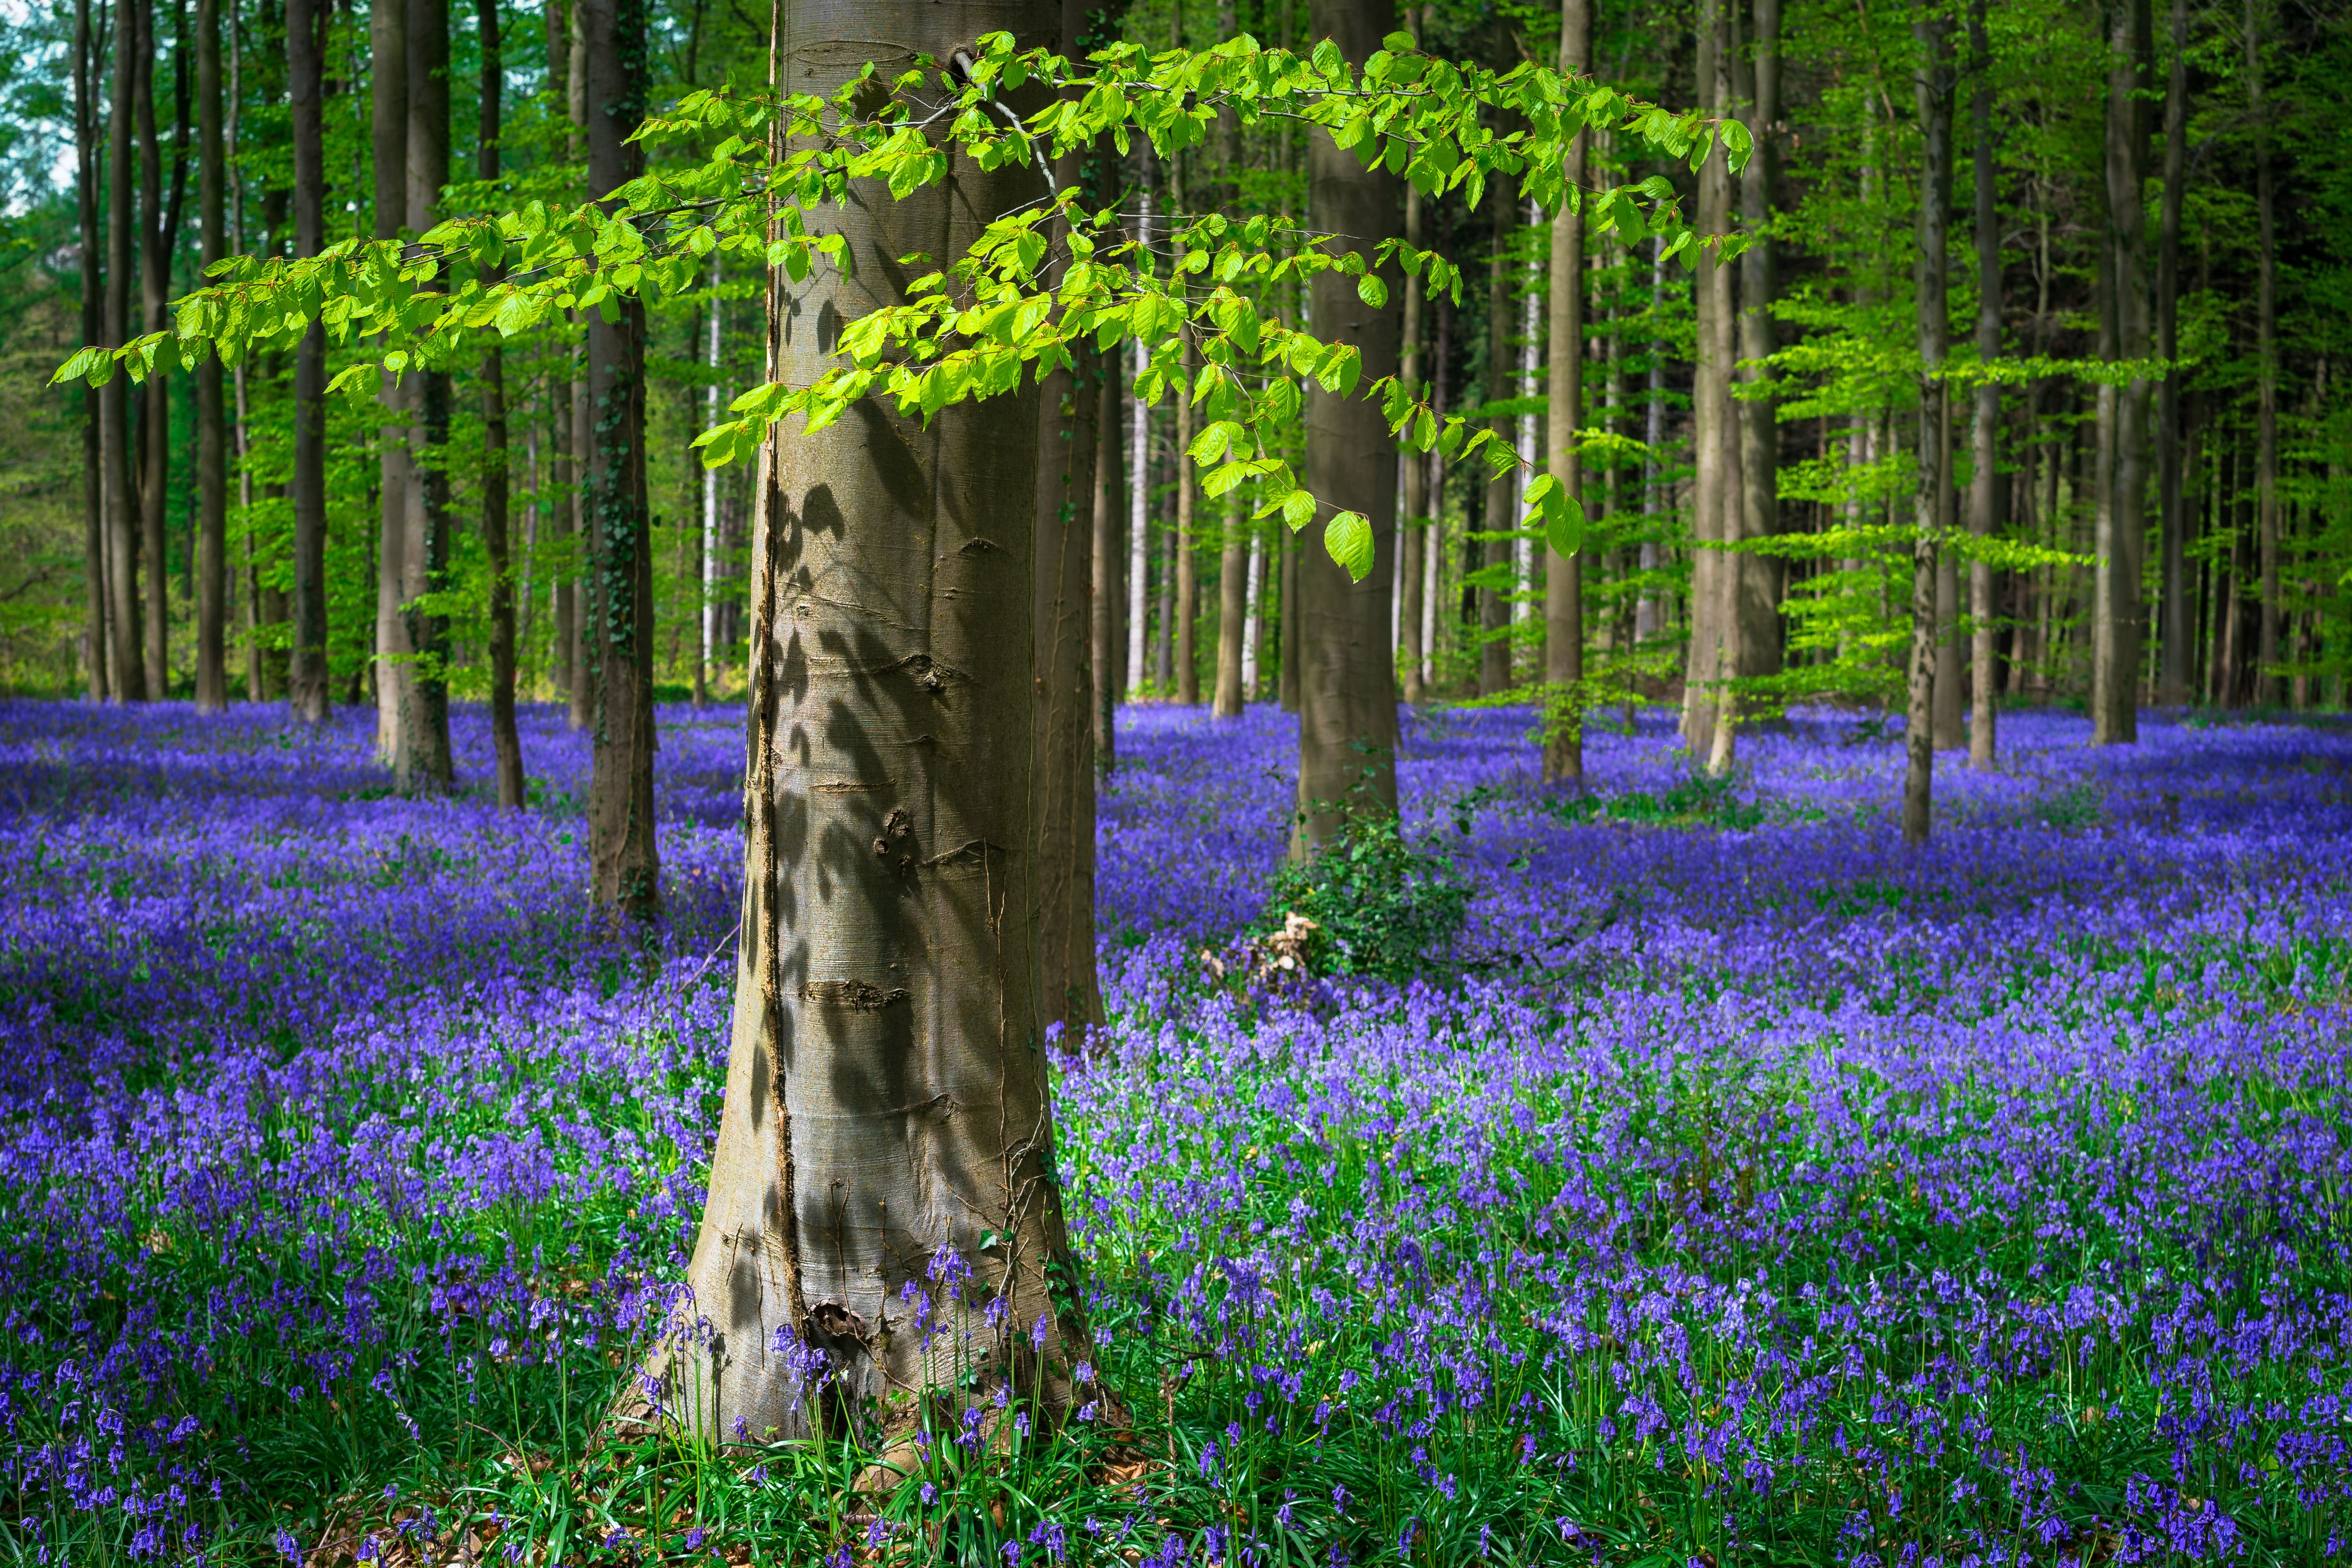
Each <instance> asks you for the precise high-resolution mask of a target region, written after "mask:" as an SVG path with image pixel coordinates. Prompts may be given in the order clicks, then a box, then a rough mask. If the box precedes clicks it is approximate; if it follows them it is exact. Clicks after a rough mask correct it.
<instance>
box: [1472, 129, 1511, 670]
mask: <svg viewBox="0 0 2352 1568" xmlns="http://www.w3.org/2000/svg"><path fill="white" fill-rule="evenodd" d="M1486 204H1487V205H1486V213H1487V217H1488V220H1489V224H1490V228H1489V236H1490V238H1491V241H1492V244H1493V250H1492V251H1491V253H1490V254H1489V256H1488V258H1487V263H1486V386H1485V388H1484V389H1483V390H1484V393H1485V395H1486V402H1488V403H1500V402H1502V401H1504V400H1505V399H1507V398H1508V397H1509V396H1510V395H1511V379H1510V377H1511V372H1510V363H1511V263H1510V255H1511V236H1512V234H1513V233H1514V232H1515V231H1516V230H1517V226H1518V203H1517V192H1516V191H1515V190H1514V189H1513V188H1512V182H1511V179H1510V177H1509V176H1508V175H1507V174H1496V175H1495V176H1493V177H1492V178H1491V179H1489V180H1488V181H1487V183H1486ZM1486 423H1487V426H1488V427H1489V428H1490V429H1492V430H1493V431H1494V433H1495V439H1496V440H1497V441H1499V442H1501V443H1502V444H1503V445H1505V446H1509V445H1510V443H1511V437H1512V436H1513V434H1514V433H1515V432H1514V429H1513V427H1514V426H1516V425H1517V421H1516V420H1514V419H1512V418H1511V417H1510V416H1507V415H1496V416H1492V417H1491V418H1489V419H1488V420H1487V422H1486ZM1517 493H1518V476H1517V475H1516V474H1514V473H1512V472H1511V471H1510V470H1509V469H1505V470H1504V471H1503V472H1501V473H1499V474H1495V473H1490V474H1489V475H1488V476H1487V479H1486V499H1485V500H1484V502H1483V503H1482V508H1483V510H1482V517H1481V521H1482V523H1483V527H1482V528H1481V530H1480V531H1482V532H1485V533H1487V534H1489V535H1501V534H1503V532H1504V531H1505V530H1507V529H1509V528H1511V527H1512V526H1514V525H1515V524H1516V523H1517V521H1518V519H1517V517H1515V516H1513V515H1512V509H1511V502H1512V501H1513V500H1515V499H1516V498H1517ZM1478 572H1479V575H1480V576H1481V577H1483V578H1484V579H1485V582H1484V583H1483V584H1481V585H1480V587H1479V589H1478V695H1479V696H1481V697H1494V696H1498V695H1500V694H1501V693H1503V692H1506V691H1508V690H1509V689H1511V603H1510V600H1509V598H1508V597H1507V595H1509V593H1510V590H1511V541H1510V540H1509V539H1508V538H1507V537H1491V538H1489V539H1487V540H1486V542H1485V548H1484V549H1483V550H1482V551H1480V552H1479V562H1478Z"/></svg>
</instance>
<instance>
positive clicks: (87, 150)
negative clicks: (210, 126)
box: [73, 0, 113, 702]
mask: <svg viewBox="0 0 2352 1568" xmlns="http://www.w3.org/2000/svg"><path fill="white" fill-rule="evenodd" d="M89 5H90V0H74V46H73V47H74V63H73V88H74V203H75V206H76V209H77V212H78V216H79V217H80V219H81V341H82V342H85V343H102V342H107V341H108V339H107V336H106V281H105V279H106V269H105V262H104V260H103V255H104V250H103V245H104V242H103V241H102V240H101V239H100V237H99V221H98V205H99V203H98V181H99V171H100V167H101V165H102V163H103V159H104V154H103V153H101V152H100V148H99V130H98V128H99V112H98V72H99V61H100V58H101V57H102V56H103V55H104V52H105V44H104V42H103V41H102V40H101V39H100V38H99V37H97V36H96V34H95V32H94V30H93V29H92V27H91V26H90V15H89ZM102 397H103V394H101V393H100V392H99V391H98V389H97V388H95V387H91V386H88V385H85V386H84V387H83V388H82V390H81V468H82V474H81V505H82V584H83V606H82V647H83V649H84V655H83V661H82V662H83V679H84V682H85V689H86V690H87V691H88V692H89V700H91V701H92V702H103V701H105V700H106V699H107V698H108V696H110V694H111V692H112V690H113V684H112V682H111V680H110V679H109V676H110V671H109V670H108V668H107V665H106V470H105V458H104V453H103V449H102V447H101V445H100V436H99V427H100V423H101V415H100V402H101V399H102Z"/></svg>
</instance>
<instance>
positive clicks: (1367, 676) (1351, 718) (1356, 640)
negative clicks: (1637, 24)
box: [1291, 0, 1510, 858]
mask: <svg viewBox="0 0 2352 1568" xmlns="http://www.w3.org/2000/svg"><path fill="white" fill-rule="evenodd" d="M1308 17H1309V26H1310V28H1311V30H1312V32H1313V34H1314V36H1315V37H1318V38H1328V39H1330V40H1331V41H1332V42H1333V43H1334V44H1335V45H1336V46H1337V47H1338V48H1339V53H1340V55H1341V56H1342V57H1343V58H1346V59H1348V60H1349V61H1351V62H1358V63H1360V62H1361V61H1363V60H1364V59H1366V58H1369V57H1370V55H1371V53H1372V51H1373V50H1375V49H1377V48H1379V47H1380V46H1381V38H1383V37H1386V36H1387V35H1388V34H1390V33H1391V32H1392V31H1394V30H1395V27H1396V10H1395V7H1394V6H1393V5H1391V4H1390V0H1310V5H1309V9H1308ZM1496 184H1498V185H1500V184H1507V181H1500V180H1498V181H1496ZM1402 205H1403V204H1402V202H1400V201H1399V199H1398V193H1397V182H1396V178H1395V176H1394V175H1391V174H1384V173H1381V171H1380V170H1378V169H1371V170H1367V169H1366V168H1365V167H1364V166H1363V164H1362V163H1360V161H1359V160H1358V158H1357V157H1356V154H1355V153H1350V152H1346V151H1343V150H1341V149H1340V148H1339V147H1337V146H1335V145H1334V144H1333V143H1332V142H1331V139H1330V138H1329V137H1328V136H1322V135H1318V136H1317V137H1316V138H1315V140H1314V142H1313V143H1312V145H1311V148H1310V150H1309V153H1308V163H1307V208H1308V215H1309V216H1308V221H1309V223H1310V225H1311V226H1313V227H1314V228H1315V229H1316V231H1317V232H1318V233H1324V234H1344V235H1348V236H1350V237H1351V239H1350V243H1351V244H1352V245H1353V246H1354V247H1356V248H1358V249H1360V251H1362V252H1363V254H1364V255H1365V257H1366V258H1367V259H1368V260H1369V259H1370V258H1371V256H1372V254H1373V250H1374V247H1377V246H1378V245H1379V244H1380V242H1381V240H1383V239H1386V238H1390V237H1394V236H1395V235H1396V234H1397V232H1398V227H1399V224H1398V216H1399V213H1400V210H1401V208H1402ZM1503 210H1504V212H1505V213H1506V214H1508V212H1509V210H1510V208H1509V206H1508V204H1507V202H1506V205H1505V206H1504V208H1503ZM1387 281H1388V282H1389V283H1390V285H1391V289H1393V288H1394V287H1395V285H1396V284H1397V283H1398V282H1399V281H1400V279H1399V278H1398V277H1397V274H1396V268H1394V266H1393V264H1391V266H1390V268H1388V269H1387ZM1309 308H1310V310H1311V312H1312V321H1313V331H1314V332H1315V335H1316V336H1318V337H1319V338H1321V339H1322V340H1323V341H1324V342H1334V341H1337V342H1349V343H1354V344H1356V345H1357V347H1358V349H1359V351H1360V353H1361V354H1362V356H1363V375H1364V379H1365V381H1366V383H1367V384H1370V382H1372V381H1376V380H1378V379H1379V378H1381V377H1382V376H1392V375H1394V374H1397V371H1398V368H1399V366H1398V341H1397V339H1398V331H1397V328H1398V323H1397V319H1396V317H1395V316H1394V315H1392V314H1391V313H1390V312H1388V311H1386V310H1372V309H1371V308H1370V307H1369V306H1367V305H1365V304H1364V303H1363V301H1362V300H1361V299H1360V297H1359V296H1358V294H1357V291H1356V280H1355V279H1352V278H1349V277H1346V276H1344V275H1342V274H1340V273H1338V272H1326V273H1321V274H1318V276H1317V277H1316V279H1315V281H1314V289H1313V294H1312V296H1311V303H1310V307H1309ZM1306 481H1307V489H1310V490H1312V491H1313V492H1314V493H1315V495H1316V497H1317V498H1318V500H1321V501H1322V502H1323V503H1324V504H1325V505H1326V506H1327V507H1332V508H1339V509H1343V510H1349V511H1355V512H1360V513H1361V514H1362V515H1363V516H1364V518H1365V519H1366V520H1367V521H1369V522H1370V525H1371V531H1372V561H1371V568H1370V571H1368V572H1366V573H1365V574H1364V576H1363V580H1362V581H1360V582H1350V581H1349V577H1348V574H1347V573H1346V571H1344V570H1343V569H1342V568H1341V567H1340V566H1339V564H1338V563H1335V562H1334V561H1333V560H1332V559H1331V554H1330V552H1329V551H1328V550H1327V549H1325V548H1324V547H1323V545H1322V542H1321V541H1320V540H1319V538H1317V537H1314V532H1315V531H1314V530H1312V529H1310V530H1309V536H1308V537H1307V540H1306V541H1305V548H1304V549H1302V550H1301V551H1300V552H1299V563H1298V597H1299V610H1298V642H1299V647H1298V652H1299V656H1300V671H1299V681H1298V705H1299V706H1298V817H1297V829H1296V831H1295V832H1294V833H1293V835H1292V838H1291V853H1292V854H1293V856H1294V857H1298V858H1304V857H1305V856H1307V855H1309V854H1312V853H1314V852H1316V851H1317V850H1319V849H1320V848H1322V847H1324V846H1325V845H1327V844H1328V843H1330V842H1331V841H1332V840H1333V839H1334V838H1335V837H1338V836H1339V833H1340V831H1341V828H1342V827H1343V826H1344V825H1345V824H1346V823H1347V822H1348V821H1349V819H1350V818H1351V817H1354V816H1373V815H1381V816H1394V815H1395V813H1396V808H1397V783H1396V748H1397V688H1396V658H1395V654H1394V650H1393V648H1392V647H1391V644H1390V642H1389V593H1390V584H1391V580H1392V578H1393V577H1394V574H1395V552H1396V438H1395V437H1393V436H1391V434H1390V433H1389V427H1388V421H1387V420H1386V419H1385V418H1383V417H1382V416H1381V408H1380V405H1379V404H1378V403H1376V402H1371V401H1369V400H1367V399H1364V398H1360V397H1343V396H1339V395H1335V394H1332V393H1328V392H1326V391H1324V390H1323V389H1322V388H1321V387H1320V386H1310V387H1309V388H1308V391H1307V463H1306ZM1318 521H1320V520H1318Z"/></svg>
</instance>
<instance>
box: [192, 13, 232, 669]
mask: <svg viewBox="0 0 2352 1568" xmlns="http://www.w3.org/2000/svg"><path fill="white" fill-rule="evenodd" d="M232 3H234V0H232ZM220 32H221V23H220V0H196V116H197V120H196V124H197V130H196V148H197V152H196V226H197V234H198V240H197V244H198V251H197V255H198V258H199V259H200V261H201V262H202V264H203V265H204V266H205V267H206V268H210V267H211V266H212V265H213V263H215V262H216V261H219V260H221V259H223V258H226V256H227V255H228V191H227V184H228V182H227V179H226V173H227V170H226V163H227V160H226V155H225V154H226V147H225V145H224V142H223V137H222V124H221V37H220ZM226 391H227V389H226V386H225V385H224V384H223V381H222V375H221V363H220V361H219V360H218V359H215V358H209V357H208V358H206V359H205V362H204V363H202V364H199V365H198V366H196V711H198V712H199V713H217V712H220V711H221V710H224V709H226V707H227V706H228V642H227V637H226V626H225V624H224V622H225V618H226V614H227V610H228V403H227V398H226Z"/></svg>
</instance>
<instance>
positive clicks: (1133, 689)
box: [1118, 145, 1168, 700]
mask: <svg viewBox="0 0 2352 1568" xmlns="http://www.w3.org/2000/svg"><path fill="white" fill-rule="evenodd" d="M1138 153H1139V157H1140V161H1141V163H1142V165H1143V167H1142V175H1141V178H1142V185H1143V189H1142V191H1141V193H1140V196H1139V203H1140V205H1139V216H1138V217H1137V219H1136V234H1137V237H1138V240H1139V245H1140V247H1141V254H1142V255H1144V256H1146V257H1148V256H1149V255H1150V249H1151V149H1150V146H1149V145H1145V146H1143V147H1140V148H1139V149H1138ZM1141 265H1144V266H1149V265H1150V262H1149V261H1148V260H1146V261H1144V262H1142V263H1141ZM1135 374H1136V375H1137V376H1140V375H1141V374H1143V350H1142V348H1141V346H1140V345H1139V346H1138V347H1137V349H1136V354H1135ZM1128 420H1129V439H1128V491H1127V507H1128V520H1127V594H1126V597H1125V601H1124V602H1125V604H1126V606H1127V636H1126V637H1125V638H1124V639H1123V641H1124V645H1125V647H1126V649H1127V671H1126V674H1127V678H1126V679H1124V680H1121V681H1120V682H1119V683H1118V689H1120V690H1122V691H1125V692H1126V693H1127V695H1128V697H1129V700H1133V699H1134V698H1135V696H1136V695H1137V694H1138V693H1139V692H1140V691H1141V690H1142V689H1143V687H1144V683H1145V682H1146V681H1147V680H1149V679H1150V666H1149V665H1148V664H1147V663H1146V662H1145V649H1144V643H1145V640H1146V636H1145V635H1146V634H1147V633H1148V632H1149V631H1150V624H1151V616H1150V598H1149V596H1148V595H1149V594H1150V581H1149V576H1150V573H1149V567H1150V560H1151V555H1150V549H1151V410H1150V408H1149V407H1147V406H1145V405H1144V401H1143V399H1142V398H1140V397H1136V396H1133V395H1130V396H1129V399H1128ZM1163 575H1164V574H1163ZM1167 626H1168V618H1167V617H1166V616H1161V617H1160V630H1161V632H1162V633H1163V635H1164V634H1165V632H1166V631H1167Z"/></svg>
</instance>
